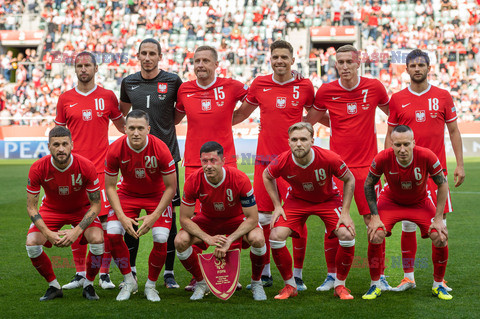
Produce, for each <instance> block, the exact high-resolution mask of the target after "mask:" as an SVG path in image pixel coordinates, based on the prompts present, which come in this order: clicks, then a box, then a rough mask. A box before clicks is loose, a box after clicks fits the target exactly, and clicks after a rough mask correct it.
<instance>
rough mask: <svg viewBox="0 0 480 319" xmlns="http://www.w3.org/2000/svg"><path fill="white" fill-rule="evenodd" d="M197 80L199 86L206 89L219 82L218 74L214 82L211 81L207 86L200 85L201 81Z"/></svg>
mask: <svg viewBox="0 0 480 319" xmlns="http://www.w3.org/2000/svg"><path fill="white" fill-rule="evenodd" d="M195 82H197V85H198V87H200V88H202V89H204V90H206V89H208V88H209V87H211V86H213V85H214V84H215V82H217V76H216V75H215V78H214V79H213V81H212V83H210V84H208V85H206V86H203V85H200V83H198V80H195Z"/></svg>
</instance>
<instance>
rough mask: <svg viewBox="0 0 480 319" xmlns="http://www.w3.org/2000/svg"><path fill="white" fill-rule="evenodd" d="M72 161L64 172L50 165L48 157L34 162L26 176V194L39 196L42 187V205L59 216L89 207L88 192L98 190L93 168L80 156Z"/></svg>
mask: <svg viewBox="0 0 480 319" xmlns="http://www.w3.org/2000/svg"><path fill="white" fill-rule="evenodd" d="M71 158H72V162H71V163H70V165H68V167H67V168H65V169H59V168H57V167H56V166H55V165H54V164H53V158H52V156H51V155H47V156H44V157H42V158H41V159H39V160H38V161H36V162H35V163H33V165H32V167H30V171H29V173H28V184H27V192H29V193H30V194H38V193H40V187H43V190H44V191H45V196H44V197H43V199H42V206H45V207H46V208H49V209H51V210H54V211H57V212H59V213H68V212H72V211H78V210H79V209H80V208H82V207H85V206H88V205H90V201H89V200H88V197H87V192H89V193H93V192H96V191H98V190H99V189H100V182H99V181H98V178H97V172H96V170H95V166H94V165H93V163H92V162H90V161H89V160H88V159H86V158H85V157H82V156H81V155H76V154H75V155H74V154H72V155H71Z"/></svg>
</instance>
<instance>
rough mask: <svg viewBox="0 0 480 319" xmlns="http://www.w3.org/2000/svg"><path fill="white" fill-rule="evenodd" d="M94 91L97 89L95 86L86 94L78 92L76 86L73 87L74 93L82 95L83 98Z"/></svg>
mask: <svg viewBox="0 0 480 319" xmlns="http://www.w3.org/2000/svg"><path fill="white" fill-rule="evenodd" d="M96 89H97V85H96V84H95V86H94V87H93V89H91V90H90V91H88V92H87V93H83V92H82V91H80V90H79V89H78V86H76V87H75V91H77V93H78V94H80V95H83V96H88V95H90V93H92V92H94V91H95V90H96Z"/></svg>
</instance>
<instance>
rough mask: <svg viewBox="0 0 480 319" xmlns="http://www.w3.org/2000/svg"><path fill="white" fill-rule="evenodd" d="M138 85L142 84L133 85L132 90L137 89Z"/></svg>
mask: <svg viewBox="0 0 480 319" xmlns="http://www.w3.org/2000/svg"><path fill="white" fill-rule="evenodd" d="M138 87H140V85H136V86H132V90H135V89H136V88H138Z"/></svg>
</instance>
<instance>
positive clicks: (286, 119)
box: [233, 40, 314, 290]
mask: <svg viewBox="0 0 480 319" xmlns="http://www.w3.org/2000/svg"><path fill="white" fill-rule="evenodd" d="M270 52H271V60H270V62H271V65H272V68H273V74H269V75H265V76H259V77H257V78H256V79H255V80H254V81H253V83H252V85H251V87H250V90H249V92H248V95H247V98H246V100H245V102H244V103H243V104H242V106H241V107H240V108H239V109H238V110H237V111H235V112H234V115H233V125H235V124H238V123H240V122H242V121H243V120H245V119H246V118H247V117H248V116H249V115H250V114H251V113H252V112H253V111H254V110H255V109H256V108H257V107H260V127H261V128H260V134H259V136H258V144H257V155H256V159H255V173H254V174H255V175H254V181H253V188H254V189H255V194H256V196H257V204H258V210H259V218H260V224H261V225H262V226H265V227H263V231H264V236H265V240H266V241H267V248H268V252H267V265H266V266H265V269H264V271H263V274H262V275H263V276H262V281H264V284H265V286H267V287H269V286H271V285H272V278H271V276H272V275H271V272H270V243H269V240H268V239H269V237H270V227H269V226H268V225H270V221H271V217H272V211H273V208H274V207H273V203H272V201H271V199H270V197H269V196H268V193H267V191H266V190H265V186H264V185H263V178H262V174H263V171H264V170H265V168H266V167H267V166H268V164H270V162H271V161H272V160H274V159H275V158H276V157H277V156H278V155H279V154H280V153H282V152H284V151H287V150H288V143H287V141H288V133H287V132H288V128H289V127H290V126H291V125H293V124H295V123H297V122H300V121H301V120H302V115H303V110H304V109H308V108H310V107H311V106H312V103H313V98H314V90H313V85H312V82H310V80H309V79H297V78H295V77H294V76H293V75H292V70H291V67H292V65H293V64H294V63H295V58H294V57H293V47H292V45H291V44H290V43H288V42H287V41H283V40H277V41H275V42H274V43H272V45H271V46H270ZM277 186H278V191H279V194H280V196H281V198H282V199H284V198H285V194H286V190H287V188H288V183H287V182H286V181H285V180H283V179H282V178H279V179H278V180H277ZM306 245H307V228H306V227H305V228H304V230H303V231H302V232H301V234H300V238H293V246H294V247H295V248H294V262H295V269H294V277H295V280H296V282H297V287H298V289H299V290H305V289H307V287H306V286H305V284H304V283H303V279H302V269H303V260H304V259H305V250H306Z"/></svg>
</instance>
